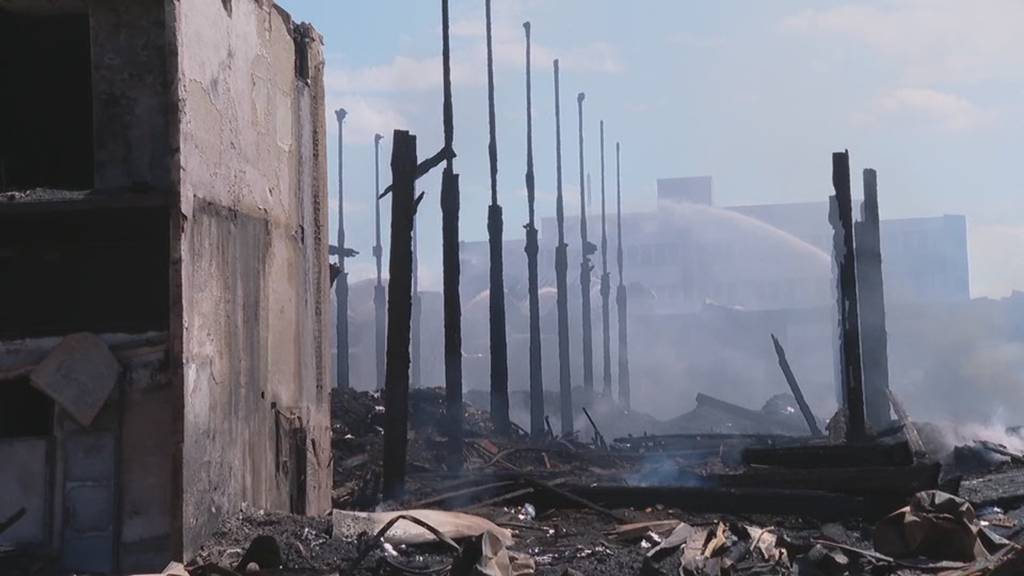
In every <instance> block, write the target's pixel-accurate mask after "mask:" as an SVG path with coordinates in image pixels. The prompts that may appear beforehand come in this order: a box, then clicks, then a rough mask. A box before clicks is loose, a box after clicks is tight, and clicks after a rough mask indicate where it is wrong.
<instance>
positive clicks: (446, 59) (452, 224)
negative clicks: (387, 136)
mask: <svg viewBox="0 0 1024 576" xmlns="http://www.w3.org/2000/svg"><path fill="white" fill-rule="evenodd" d="M448 14H449V13H448V0H441V38H442V55H441V63H442V69H443V88H444V103H443V121H444V145H445V148H446V149H448V150H453V144H454V140H455V122H454V112H453V110H452V108H453V106H452V66H451V42H450V24H449V22H450V21H449V16H448ZM441 260H442V267H443V271H442V276H443V291H444V296H443V299H444V387H445V413H446V415H447V417H448V462H447V466H448V469H449V470H450V471H454V472H457V471H460V470H462V463H463V454H462V450H463V447H462V417H463V409H462V298H461V297H460V295H459V276H460V274H461V266H460V263H459V175H458V174H456V173H455V168H454V161H453V158H452V156H449V157H448V160H447V162H446V163H445V168H444V173H443V174H442V176H441Z"/></svg>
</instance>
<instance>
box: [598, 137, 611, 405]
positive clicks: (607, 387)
mask: <svg viewBox="0 0 1024 576" xmlns="http://www.w3.org/2000/svg"><path fill="white" fill-rule="evenodd" d="M606 220H607V215H606V211H605V187H604V120H601V327H602V329H603V332H602V333H601V347H602V351H603V352H604V374H603V376H604V395H605V397H606V398H611V397H612V335H611V332H610V326H611V317H610V316H611V311H610V309H609V306H608V297H609V295H611V292H612V280H611V274H609V273H608V227H607V224H606Z"/></svg>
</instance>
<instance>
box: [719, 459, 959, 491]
mask: <svg viewBox="0 0 1024 576" xmlns="http://www.w3.org/2000/svg"><path fill="white" fill-rule="evenodd" d="M941 471H942V465H941V464H939V463H938V462H930V463H922V464H914V465H911V466H864V467H849V468H821V469H816V470H809V469H797V468H778V467H759V466H755V467H751V468H749V469H747V470H744V471H743V472H740V473H737V474H715V475H712V476H705V477H703V479H704V480H706V481H708V482H710V483H711V484H713V485H715V486H722V487H729V488H773V489H781V490H820V491H822V492H833V493H839V494H860V495H872V494H878V495H891V496H911V495H913V494H916V493H918V492H921V491H924V490H935V489H937V488H938V487H939V473H940V472H941Z"/></svg>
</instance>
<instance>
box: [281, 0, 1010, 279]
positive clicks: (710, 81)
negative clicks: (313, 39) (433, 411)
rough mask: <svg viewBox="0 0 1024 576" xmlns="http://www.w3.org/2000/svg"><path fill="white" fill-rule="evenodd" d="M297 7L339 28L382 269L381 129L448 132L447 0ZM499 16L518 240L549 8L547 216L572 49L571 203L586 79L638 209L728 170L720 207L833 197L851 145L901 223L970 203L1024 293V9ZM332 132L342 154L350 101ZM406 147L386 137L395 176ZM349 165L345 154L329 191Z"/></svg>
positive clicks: (541, 124)
mask: <svg viewBox="0 0 1024 576" xmlns="http://www.w3.org/2000/svg"><path fill="white" fill-rule="evenodd" d="M279 3H280V4H281V5H282V6H284V7H285V8H286V9H288V10H289V11H290V12H291V13H292V14H293V16H295V17H296V18H297V19H299V20H305V21H309V22H311V23H313V24H314V25H315V26H316V28H317V29H318V30H320V32H321V33H323V34H324V37H325V40H326V53H327V66H328V70H327V80H326V85H327V97H328V106H329V108H331V109H333V108H337V107H345V108H346V109H348V111H349V119H348V120H347V121H346V131H345V136H346V145H345V156H346V196H347V198H346V202H345V206H346V211H347V214H346V222H347V226H346V229H347V231H348V236H349V244H350V245H352V246H353V247H355V248H356V249H358V250H361V251H362V252H363V256H362V257H360V258H357V259H356V261H355V262H353V261H350V263H351V264H352V268H353V273H354V275H355V276H356V277H359V276H362V275H365V274H367V273H368V272H369V270H370V269H371V268H372V265H371V264H370V259H369V257H368V255H369V244H370V238H371V229H370V223H371V222H372V217H371V216H372V206H371V205H370V199H371V196H372V182H373V180H372V161H373V151H372V135H373V133H374V132H381V133H382V134H385V136H387V137H388V138H387V140H386V141H385V144H387V143H389V142H390V133H391V131H392V130H393V129H394V128H404V129H409V130H411V131H413V132H414V133H415V134H417V136H418V137H419V150H420V155H421V157H422V156H426V155H428V154H430V153H433V152H434V151H435V150H436V149H437V148H438V147H439V145H440V142H441V131H440V129H441V118H440V110H441V92H440V74H441V70H440V8H439V7H440V2H437V1H430V0H373V1H369V2H367V1H362V2H351V1H339V0H279ZM483 5H484V3H483V0H452V5H451V10H452V19H453V67H454V79H455V80H454V81H455V87H454V99H455V107H456V108H455V114H456V142H455V145H456V150H457V151H458V153H459V158H458V159H457V161H456V168H457V170H458V171H459V172H460V173H461V174H462V197H463V212H462V214H463V218H462V221H463V237H464V238H465V239H468V240H475V239H483V238H485V234H486V226H485V221H486V205H487V203H488V196H489V190H488V186H489V183H488V179H487V173H488V172H487V170H488V165H487V121H486V119H487V94H486V69H485V60H484V55H485V51H484V50H485V45H484V37H483V33H484V11H483ZM624 6H630V8H628V9H626V8H624ZM494 11H495V13H494V20H495V31H494V34H495V53H496V56H495V61H496V85H497V90H498V100H497V106H498V110H497V114H498V127H497V129H498V139H499V140H498V153H499V194H500V197H501V201H502V203H503V205H504V207H505V222H506V225H505V230H506V237H521V236H522V229H521V227H520V224H521V223H523V222H525V219H526V199H525V186H524V183H523V172H524V170H525V152H524V151H525V111H524V105H525V85H524V82H525V80H524V76H523V72H524V70H523V66H524V55H523V51H524V40H523V32H522V27H521V24H522V22H523V21H524V20H530V21H531V22H532V25H533V44H534V45H533V47H534V58H533V71H534V122H535V150H536V164H537V185H538V194H539V196H538V213H539V215H542V216H544V215H549V214H551V213H553V211H554V184H555V176H554V118H553V87H552V74H551V59H552V58H553V57H558V58H560V59H561V61H562V111H563V146H564V148H563V155H564V159H565V179H564V184H565V191H566V193H567V202H568V203H567V210H568V212H569V213H573V212H577V213H578V210H579V206H578V201H576V199H577V198H578V184H577V182H578V176H577V170H578V166H577V162H576V158H577V153H578V151H577V147H576V130H577V123H576V115H575V95H576V93H577V92H578V91H581V90H582V91H585V92H586V93H587V101H586V121H585V126H584V128H585V131H586V138H587V142H586V150H585V151H586V155H587V168H588V171H589V172H591V173H592V174H593V177H594V183H595V189H596V187H597V185H598V181H599V179H598V178H599V172H598V170H599V163H598V162H599V156H598V154H599V148H598V129H597V127H598V121H599V120H601V119H604V120H605V122H606V134H607V136H606V137H607V144H606V145H607V149H608V165H609V168H611V167H612V166H613V165H614V162H613V156H612V155H613V151H614V142H615V141H617V140H621V141H622V146H623V187H624V194H625V195H626V197H625V199H624V204H625V206H626V209H627V210H644V209H647V208H649V207H651V206H652V205H653V204H654V199H655V179H656V178H659V177H667V176H687V175H702V174H710V175H712V176H713V177H714V179H715V194H716V203H717V204H719V205H731V204H749V203H769V202H791V201H803V200H820V199H823V198H825V197H826V196H827V195H828V194H829V193H830V188H831V176H830V172H831V164H830V154H831V152H833V151H837V150H842V149H844V148H847V149H849V150H850V152H851V156H852V161H853V164H854V166H853V168H854V173H855V174H859V171H860V169H861V168H865V167H872V168H876V169H877V170H878V173H879V190H880V196H881V201H880V203H881V210H882V216H883V218H885V217H889V218H894V217H907V216H917V215H937V214H944V213H956V214H966V215H967V216H968V219H969V225H970V227H971V234H972V237H971V243H972V246H971V250H972V257H975V253H977V254H978V256H977V257H976V258H975V260H976V261H977V262H979V266H988V267H990V268H993V269H998V270H997V271H993V272H991V273H989V272H986V271H982V272H983V273H982V274H981V277H978V278H976V279H974V284H975V286H976V287H979V283H980V287H981V290H980V292H981V293H992V294H998V293H1000V292H1003V291H1005V290H1006V289H1007V287H1016V288H1018V289H1024V256H1021V254H1022V253H1024V210H1022V208H1024V196H1022V194H1021V187H1022V183H1021V179H1020V178H1018V177H1017V166H1018V165H1020V163H1021V160H1020V159H1021V156H1022V153H1024V136H1022V135H1024V105H1022V102H1024V34H1020V33H1019V23H1020V22H1024V3H1021V2H1018V1H1016V0H985V1H983V2H963V1H960V0H874V1H862V2H856V3H853V2H838V1H823V0H773V1H772V2H759V1H754V0H746V1H740V0H718V1H702V2H697V1H680V0H642V1H639V2H633V3H625V4H624V3H622V2H615V1H612V0H495V2H494ZM328 126H329V129H330V133H331V137H332V139H331V141H330V144H331V148H332V150H331V152H330V156H329V157H330V158H332V159H333V158H335V157H336V152H335V149H334V145H335V143H336V128H335V124H334V121H333V114H331V120H330V122H329V124H328ZM388 154H389V149H388V147H387V146H385V147H384V150H383V154H382V182H385V183H386V182H388V181H389V180H390V177H389V175H388V167H387V162H388V158H389V157H388ZM335 170H336V167H335V166H334V165H333V162H332V165H331V182H332V188H331V195H332V202H336V189H335V187H336V179H337V176H336V172H335ZM608 181H609V186H610V185H611V183H612V182H613V181H614V173H613V172H611V170H609V172H608ZM439 183H440V174H439V173H438V174H436V175H431V176H430V177H428V178H425V179H423V180H422V181H421V183H420V187H421V189H422V190H424V191H426V192H427V198H426V200H425V201H424V203H423V205H422V207H421V214H420V216H419V217H418V221H419V223H420V225H421V226H422V228H421V230H422V234H421V243H422V244H423V253H424V260H425V264H426V265H428V266H429V265H430V264H432V263H433V261H434V260H436V257H432V254H435V255H436V254H437V253H438V252H439V250H437V249H432V246H434V245H435V244H436V245H437V246H438V247H439V245H440V240H439V234H438V233H437V230H439V229H440V211H439V208H438V193H437V192H438V186H439ZM855 189H859V183H857V184H855ZM385 212H386V210H385ZM332 218H333V214H332ZM333 226H335V222H334V221H333V219H332V228H333ZM1006 242H1010V243H1011V246H1014V247H1015V248H1014V249H1015V250H1016V252H1015V253H1013V254H1010V255H1008V256H1010V257H1009V258H1006V257H1000V256H999V254H1000V252H1001V250H999V249H997V247H998V246H1002V245H1003V244H1004V243H1006ZM985 262H988V264H985ZM1004 269H1008V270H1009V271H1007V270H1004ZM972 274H973V275H976V274H975V271H974V270H972ZM992 274H995V276H992ZM990 276H992V277H990ZM996 276H998V277H996ZM425 283H426V284H427V286H428V287H429V286H430V284H431V283H432V279H431V278H430V277H429V275H428V278H427V279H426V280H425ZM989 286H991V288H989Z"/></svg>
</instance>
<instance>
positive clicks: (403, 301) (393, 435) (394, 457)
mask: <svg viewBox="0 0 1024 576" xmlns="http://www.w3.org/2000/svg"><path fill="white" fill-rule="evenodd" d="M416 164H417V162H416V137H415V136H413V135H412V134H410V133H409V132H406V131H404V130H395V132H394V140H393V142H392V150H391V174H392V182H394V192H392V194H391V257H390V262H389V280H388V347H387V367H386V373H385V388H384V411H385V421H384V467H383V477H382V487H383V492H384V498H385V499H386V500H396V499H398V498H401V497H402V496H403V494H404V492H405V475H406V454H407V450H408V443H409V438H408V434H409V366H410V362H411V359H410V357H409V344H410V337H411V330H412V230H413V220H414V218H415V216H416V194H415V183H416Z"/></svg>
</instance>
